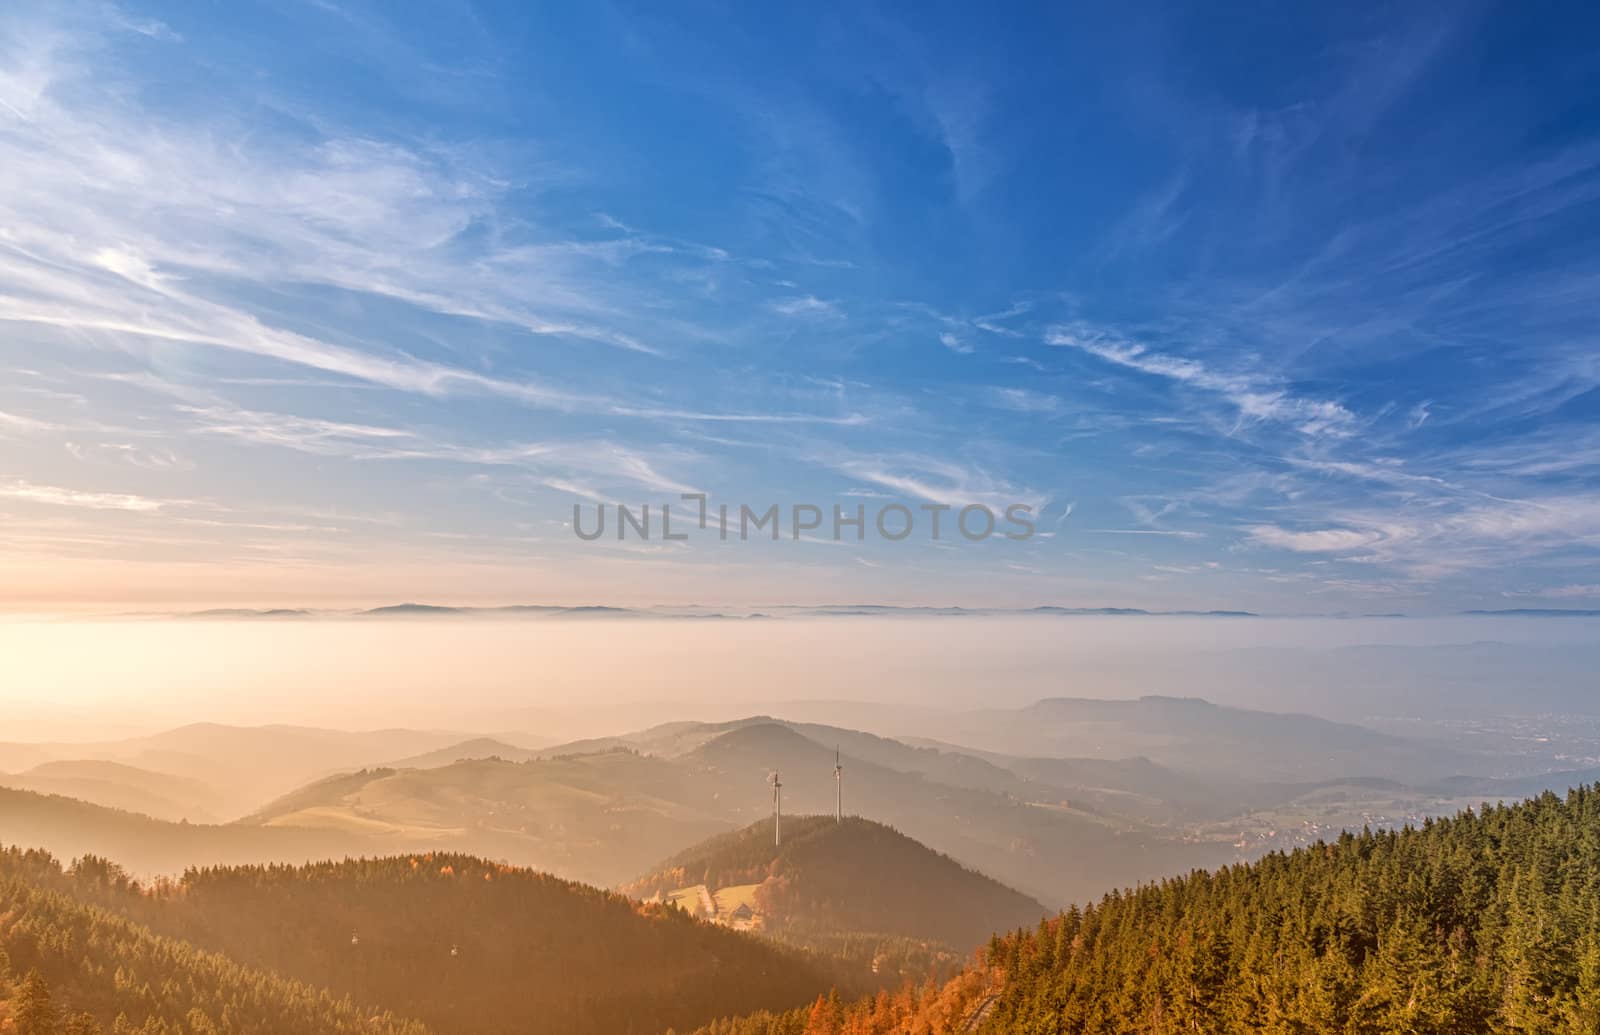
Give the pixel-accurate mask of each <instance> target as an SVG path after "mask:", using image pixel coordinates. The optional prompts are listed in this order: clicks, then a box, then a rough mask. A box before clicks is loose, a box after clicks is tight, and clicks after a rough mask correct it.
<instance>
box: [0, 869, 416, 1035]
mask: <svg viewBox="0 0 1600 1035" xmlns="http://www.w3.org/2000/svg"><path fill="white" fill-rule="evenodd" d="M90 868H91V869H92V868H93V867H90ZM78 883H79V880H77V879H74V878H73V877H70V876H69V875H67V874H65V873H63V871H62V870H61V868H60V866H59V865H57V864H56V863H55V861H54V860H53V859H51V858H49V857H48V856H47V855H45V854H44V853H42V852H36V851H30V852H24V851H21V850H18V849H15V848H5V849H0V950H3V951H0V1016H4V1015H5V1014H6V1013H12V1014H13V1015H14V1014H16V1013H18V1012H21V1011H22V1009H23V1007H22V1003H23V1002H24V1001H25V1000H28V1001H31V1002H32V1003H33V1004H34V1005H35V1007H37V1005H38V1003H39V1001H40V999H41V998H42V997H41V991H42V992H43V994H44V995H47V996H48V1001H49V1009H50V1010H51V1011H52V1012H53V1013H54V1015H55V1016H56V1017H57V1018H66V1017H72V1018H74V1019H75V1020H77V1019H78V1018H79V1016H80V1015H87V1016H88V1018H89V1019H90V1020H92V1021H93V1022H95V1023H97V1024H98V1025H99V1028H100V1029H103V1030H107V1031H110V1030H113V1027H114V1025H116V1024H117V1023H118V1019H119V1018H122V1019H123V1022H124V1023H126V1024H127V1025H128V1027H126V1028H122V1027H117V1028H115V1030H116V1031H118V1032H121V1031H125V1030H126V1031H130V1032H132V1031H157V1030H160V1031H174V1032H176V1031H184V1032H196V1033H198V1032H223V1031H229V1032H261V1033H267V1032H272V1033H274V1035H347V1033H348V1035H355V1033H368V1035H426V1032H427V1029H426V1028H425V1027H423V1026H422V1025H421V1024H418V1023H415V1022H408V1021H401V1020H399V1019H396V1018H394V1017H392V1016H391V1015H389V1014H386V1013H383V1012H381V1011H374V1010H371V1009H362V1008H358V1007H356V1006H355V1005H353V1004H352V1003H351V1002H350V1001H349V1000H348V999H335V998H333V997H332V996H329V995H327V994H326V993H324V992H320V991H318V990H317V989H316V988H314V987H313V986H310V985H305V984H300V983H297V982H293V981H287V980H284V979H283V978H280V977H278V976H276V975H274V974H270V973H266V972H263V971H259V970H253V969H250V968H247V967H243V966H240V965H239V964H238V963H235V962H234V961H232V960H229V959H227V958H226V957H223V956H220V955H218V954H216V953H210V952H204V951H201V950H199V949H196V948H195V947H194V946H192V945H189V944H187V943H184V942H180V941H176V940H174V939H171V938H164V937H160V936H158V935H156V934H155V933H153V932H152V931H150V930H149V929H148V928H146V927H144V926H142V925H140V924H137V923H134V922H133V921H130V920H128V919H126V918H125V917H122V916H118V915H116V914H115V913H113V912H111V911H109V910H106V909H103V908H100V907H97V906H93V905H89V904H86V903H84V902H82V901H79V900H78V899H76V898H74V897H73V895H72V893H71V892H72V891H73V890H74V888H75V887H76V886H77V885H78ZM7 962H9V969H10V971H11V972H12V973H11V974H10V975H9V979H10V980H8V975H7V974H6V973H5V971H6V969H7V966H6V964H7ZM35 971H36V972H37V977H36V978H35V979H34V980H33V981H30V982H24V981H22V980H21V975H23V974H27V973H29V972H35ZM7 984H10V985H11V986H12V987H11V988H10V991H9V994H8V992H7V989H6V985H7ZM146 1025H150V1027H146ZM50 1030H52V1031H54V1030H59V1029H54V1028H52V1029H50ZM74 1030H78V1031H84V1030H96V1029H93V1028H86V1027H78V1028H76V1029H74Z"/></svg>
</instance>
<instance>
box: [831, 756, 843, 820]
mask: <svg viewBox="0 0 1600 1035" xmlns="http://www.w3.org/2000/svg"><path fill="white" fill-rule="evenodd" d="M833 821H834V822H835V823H843V822H844V766H842V765H840V764H839V749H838V748H834V749H833Z"/></svg>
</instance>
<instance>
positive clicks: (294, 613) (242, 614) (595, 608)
mask: <svg viewBox="0 0 1600 1035" xmlns="http://www.w3.org/2000/svg"><path fill="white" fill-rule="evenodd" d="M874 615H876V616H882V617H892V616H897V615H898V616H923V617H961V616H968V617H984V616H990V617H1003V616H1028V615H1035V616H1049V615H1058V616H1073V615H1077V616H1095V615H1101V616H1112V617H1116V616H1124V617H1141V616H1143V617H1198V618H1259V617H1260V615H1259V614H1258V613H1257V612H1254V611H1241V610H1235V609H1227V608H1217V609H1211V610H1179V611H1159V610H1157V611H1151V610H1146V609H1145V608H1141V607H1104V606H1101V607H1068V606H1063V605H1059V604H1040V605H1037V606H1034V607H960V606H946V607H941V606H906V605H899V604H777V605H772V606H767V607H736V606H727V605H716V606H710V605H700V606H681V605H663V606H657V607H619V606H615V605H607V604H490V605H459V604H428V603H420V602H406V603H400V604H385V605H381V606H377V607H370V608H358V609H354V610H329V609H326V608H322V609H319V608H303V607H274V608H212V609H209V610H205V611H189V612H175V613H172V614H171V615H170V617H177V618H219V619H240V620H247V619H251V618H450V617H503V618H510V617H525V618H556V617H591V618H607V617H610V618H622V617H632V618H727V619H748V618H786V617H788V618H805V617H836V618H848V617H862V616H874Z"/></svg>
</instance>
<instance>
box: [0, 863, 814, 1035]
mask: <svg viewBox="0 0 1600 1035" xmlns="http://www.w3.org/2000/svg"><path fill="white" fill-rule="evenodd" d="M8 858H9V859H10V860H11V863H10V865H11V866H12V868H13V869H21V868H27V869H29V870H31V871H33V875H32V876H31V877H29V878H28V879H26V880H23V881H20V882H15V881H14V882H5V881H0V896H5V895H12V896H14V897H15V899H16V900H17V901H21V902H22V903H23V905H24V907H25V908H28V909H32V910H35V911H37V910H50V911H53V914H61V915H62V916H64V917H66V918H67V919H61V920H56V919H48V920H47V921H46V923H45V924H44V925H43V926H41V925H40V924H39V923H36V922H33V921H32V919H31V917H30V916H28V915H26V914H25V915H24V916H23V918H22V919H21V920H19V921H16V922H13V921H12V919H11V914H10V913H8V911H7V910H6V908H4V906H5V905H10V904H11V902H10V901H6V900H0V931H4V932H5V939H4V941H5V944H6V945H7V946H20V947H21V950H20V954H19V951H18V950H16V949H12V950H11V951H12V953H13V958H14V959H18V960H20V965H22V966H34V965H39V966H41V969H45V968H44V965H43V963H41V961H43V962H44V963H51V962H52V961H53V964H52V965H53V967H54V970H55V972H56V973H58V974H65V975H67V976H68V977H69V978H72V977H74V975H75V979H76V980H78V981H80V982H81V983H89V984H90V985H91V986H92V987H90V988H88V990H86V991H83V992H78V991H72V992H71V993H70V1000H71V1002H73V1004H74V1005H75V1006H77V1007H78V1008H82V1009H91V1010H93V1011H94V1012H95V1013H96V1015H97V1016H103V1015H106V1014H113V1015H114V1013H115V1011H116V1010H117V1009H119V1008H120V1007H121V1005H122V1003H123V1001H124V999H126V1000H127V1001H128V1002H130V1003H134V1004H138V1003H141V1002H142V1001H143V1000H142V999H141V998H140V997H141V996H142V997H146V998H149V997H151V996H154V997H156V998H158V999H161V1000H164V1001H165V1000H172V1001H173V1002H174V1006H173V1008H174V1009H175V1008H177V1006H179V1005H181V1003H182V1001H183V1000H182V996H181V995H180V994H178V993H177V992H175V991H168V990H167V989H166V986H165V985H164V984H163V980H165V978H164V977H163V976H162V975H161V974H159V973H157V974H154V975H153V976H152V981H151V984H150V985H149V986H147V987H145V988H144V989H143V991H141V990H140V987H139V986H138V985H137V984H135V985H134V986H133V987H132V988H124V987H121V986H122V985H125V984H126V981H125V980H122V981H119V980H118V979H117V977H116V974H117V972H116V966H117V965H118V964H119V962H120V958H110V957H114V956H115V954H110V956H108V958H109V961H110V969H109V970H106V971H99V972H95V967H96V964H97V960H95V959H94V958H91V957H93V956H94V955H95V953H97V952H98V951H99V946H100V944H101V943H102V942H104V941H105V940H106V939H108V938H110V939H112V940H118V939H122V938H128V939H131V940H134V941H138V942H139V943H140V945H150V946H153V947H151V948H141V949H139V951H141V952H147V953H149V954H151V955H153V956H154V957H155V959H156V962H155V964H154V965H153V966H152V968H147V970H153V969H154V966H161V967H167V968H169V969H171V968H172V967H173V966H174V965H175V963H176V962H177V961H181V959H183V958H187V957H194V958H199V959H202V960H203V961H205V962H206V966H208V967H210V968H211V969H212V970H228V969H229V968H231V972H232V973H233V974H235V975H237V979H238V980H240V981H244V980H250V979H252V976H254V975H268V974H271V975H279V977H273V978H271V980H270V982H268V981H264V980H263V979H261V978H254V979H255V980H257V981H258V982H260V983H262V984H264V985H266V987H267V990H268V991H271V989H272V987H274V985H273V983H276V984H278V985H282V986H284V987H285V988H290V989H298V990H300V992H301V994H302V995H306V996H310V995H311V993H310V991H309V990H310V988H311V987H312V986H313V985H314V986H317V987H323V988H327V989H329V990H331V991H330V994H327V995H319V996H315V997H314V1001H313V1002H312V1003H309V1004H305V1005H303V1006H302V1007H301V1010H302V1013H303V1015H304V1016H303V1018H301V1019H298V1020H292V1021H287V1022H285V1023H282V1024H273V1023H264V1024H263V1023H255V1024H248V1023H241V1021H242V1018H241V1019H237V1020H235V1021H233V1022H229V1021H227V1020H222V1019H219V1020H218V1021H216V1022H215V1024H216V1026H215V1027H212V1028H203V1027H201V1026H200V1025H198V1024H195V1023H194V1022H192V1021H189V1020H187V1019H185V1020H183V1022H182V1024H183V1026H182V1027H181V1028H179V1027H174V1028H171V1029H169V1030H174V1031H177V1030H182V1031H185V1032H200V1031H241V1032H244V1031H256V1032H261V1033H263V1035H266V1033H269V1032H270V1033H272V1035H277V1033H279V1032H306V1033H308V1035H309V1033H310V1032H319V1033H320V1032H335V1033H337V1032H343V1031H347V1030H361V1031H367V1030H372V1031H388V1030H396V1031H398V1030H400V1029H399V1028H398V1027H392V1026H391V1027H385V1026H382V1025H380V1024H378V1023H377V1021H374V1022H372V1023H371V1026H370V1027H361V1028H351V1027H348V1026H341V1025H344V1024H345V1023H346V1022H345V1021H343V1020H338V1018H339V1017H343V1016H344V1015H345V1014H350V1015H352V1016H354V1017H356V1018H365V1017H366V1016H369V1015H368V1014H367V1013H366V1011H360V1012H355V1011H352V1010H351V1009H350V1008H349V1007H348V1005H347V1002H346V1001H345V1000H343V999H342V998H339V997H345V996H349V997H350V998H351V999H353V1000H354V1001H359V1002H362V1003H369V1004H381V1007H382V1008H384V1009H388V1010H395V1011H398V1012H400V1013H403V1014H404V1015H406V1016H408V1017H413V1018H416V1019H417V1020H418V1021H420V1022H422V1023H424V1024H426V1025H427V1028H428V1030H431V1031H435V1032H440V1033H460V1035H497V1033H506V1035H510V1033H519V1035H520V1033H524V1032H552V1033H553V1032H561V1033H563V1035H612V1033H616V1032H628V1031H639V1032H659V1031H661V1030H663V1029H664V1028H668V1027H672V1026H677V1027H679V1028H683V1027H685V1026H693V1025H695V1024H699V1023H703V1022H705V1021H707V1020H709V1019H711V1018H713V1017H716V1016H718V1015H722V1014H727V1013H737V1012H742V1011H748V1010H751V1009H755V1008H757V1007H762V1006H773V1005H777V1004H785V1005H788V1006H793V1005H797V1004H800V1003H803V1002H805V1001H807V1000H808V999H810V998H811V997H813V996H815V995H817V994H819V993H820V992H822V991H824V990H826V989H827V988H828V987H829V980H828V979H827V977H825V976H824V974H823V973H822V971H820V970H819V969H817V968H816V967H815V966H813V964H812V963H811V962H810V961H809V960H808V959H807V958H806V957H804V956H803V955H802V954H799V953H797V952H795V951H793V950H788V949H783V948H780V947H778V946H776V945H774V944H772V943H771V942H768V941H764V940H762V939H757V938H752V937H749V936H747V935H742V934H738V933H736V932H733V931H729V930H726V929H724V928H721V927H717V926H715V925H712V924H706V923H700V922H698V921H695V920H691V919H689V918H688V917H687V916H685V915H684V914H683V913H681V912H680V911H677V910H674V909H670V908H667V907H664V906H653V907H652V906H645V905H642V904H640V903H638V902H636V901H634V900H632V899H629V898H627V897H625V896H622V895H618V894H614V893H610V892H605V891H600V890H598V889H595V888H591V887H585V886H583V885H579V884H572V883H569V882H566V881H562V880H559V879H557V878H554V877H551V876H549V875H547V874H541V873H535V872H532V871H529V870H523V869H517V868H513V867H508V866H504V865H501V864H497V863H490V862H485V861H484V860H482V859H478V858H475V857H472V856H465V855H456V854H421V855H410V856H399V857H388V858H381V859H347V860H345V861H343V862H338V863H332V862H326V863H316V864H311V865H306V866H294V867H289V866H270V867H257V866H247V867H221V868H205V869H199V870H192V871H190V872H188V873H186V874H185V875H184V877H183V878H182V879H181V880H180V881H177V882H165V883H162V884H157V885H154V886H148V887H141V886H139V885H137V884H134V883H132V882H130V881H129V880H128V879H127V878H126V877H125V876H124V875H123V874H122V873H121V871H120V870H118V869H117V868H116V867H115V866H113V865H111V864H109V863H106V862H104V861H102V860H97V859H89V860H83V861H81V862H80V863H79V864H78V865H76V866H74V867H73V868H72V869H71V870H67V871H63V870H61V869H60V868H59V867H56V866H54V864H53V863H51V862H49V860H47V859H44V858H43V857H42V855H41V854H39V853H31V854H29V853H21V852H15V851H13V852H12V853H11V855H10V856H9V857H8ZM0 865H5V864H4V862H3V861H0ZM24 876H27V875H24ZM40 902H43V905H39V903H40ZM74 917H76V918H77V919H72V918H74ZM84 917H88V918H90V919H89V920H84V919H83V918H84ZM8 924H9V925H11V926H10V927H9V928H8V927H7V926H6V925H8ZM86 924H87V925H88V926H87V927H86V926H85V925H86ZM74 925H76V926H74ZM107 931H109V932H110V933H109V934H107V933H105V932H107ZM50 932H59V933H54V934H52V933H50ZM152 932H153V933H152ZM79 935H84V936H86V937H87V939H88V940H87V941H85V942H79V941H77V940H75V939H76V938H77V937H78V936H79ZM157 936H159V937H157ZM97 939H98V940H97ZM80 945H88V946H90V953H89V954H88V956H86V957H84V958H85V962H82V963H78V962H76V961H77V960H78V958H79V957H80V956H83V955H84V954H83V953H81V952H80V950H79V948H78V947H79V946H80ZM197 949H198V950H205V953H197V952H196V950H197ZM211 954H220V955H211ZM74 967H76V972H74V971H73V968H74ZM85 972H89V973H85ZM137 973H138V972H137V971H136V972H134V974H132V975H129V976H137ZM175 978H176V980H178V981H179V982H186V981H194V982H196V983H197V984H198V985H199V987H200V990H201V991H202V992H203V991H204V989H205V988H206V982H207V981H211V980H214V977H212V976H207V975H202V976H201V977H199V978H192V977H190V976H188V975H185V974H182V973H179V974H176V975H175ZM296 981H299V982H306V983H308V984H303V985H295V984H293V983H294V982H296ZM182 992H183V994H193V993H194V992H195V989H193V988H191V987H189V986H187V985H185V986H184V988H183V989H182ZM208 1002H209V1000H208ZM316 1002H321V1003H322V1004H323V1006H322V1007H321V1008H320V1011H319V1010H314V1009H312V1007H313V1006H314V1005H315V1003H316ZM341 1003H345V1005H341ZM319 1012H320V1013H326V1014H328V1015H330V1016H335V1015H336V1016H335V1020H324V1019H323V1018H322V1017H321V1016H319ZM132 1015H133V1014H132V1011H130V1017H131V1016H132ZM181 1016H182V1015H180V1017H181ZM382 1016H383V1015H379V1019H380V1020H381V1019H382ZM363 1023H366V1022H363ZM384 1023H385V1024H387V1023H389V1022H384ZM319 1025H320V1026H319ZM412 1030H416V1029H412ZM407 1035H410V1031H409V1030H408V1032H407Z"/></svg>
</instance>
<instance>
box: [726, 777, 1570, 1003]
mask: <svg viewBox="0 0 1600 1035" xmlns="http://www.w3.org/2000/svg"><path fill="white" fill-rule="evenodd" d="M1597 903H1600V786H1590V787H1581V788H1578V789H1575V790H1573V791H1571V792H1569V793H1568V794H1567V795H1566V796H1565V797H1564V798H1563V797H1558V796H1556V795H1554V794H1544V795H1541V796H1540V797H1538V798H1535V799H1532V800H1529V801H1526V802H1523V803H1521V804H1518V805H1512V806H1493V807H1490V808H1487V809H1485V810H1484V811H1483V812H1482V813H1480V814H1475V813H1472V812H1465V813H1462V814H1460V815H1459V816H1457V817H1455V818H1452V819H1447V820H1439V821H1436V822H1432V823H1429V824H1428V825H1426V826H1425V827H1423V828H1420V829H1418V828H1411V829H1407V830H1404V831H1399V832H1393V831H1388V832H1380V833H1371V832H1365V833H1362V834H1346V835H1344V836H1342V837H1340V838H1339V839H1338V840H1337V841H1335V842H1333V843H1325V844H1318V845H1316V846H1314V847H1312V848H1309V849H1302V850H1299V851H1296V852H1293V853H1291V854H1287V855H1285V854H1273V855H1269V856H1267V857H1265V858H1263V859H1262V860H1260V861H1259V862H1257V863H1254V864H1251V865H1248V866H1245V865H1241V866H1234V867H1230V868H1227V869H1224V870H1221V871H1219V872H1216V873H1195V874H1193V875H1191V876H1188V877H1185V878H1180V879H1176V880H1169V881H1165V882H1163V883H1161V884H1159V885H1150V886H1146V887H1143V888H1140V889H1139V890H1137V891H1133V892H1124V893H1119V894H1114V895H1110V896H1108V897H1106V898H1105V899H1103V900H1102V901H1101V902H1100V903H1098V904H1097V905H1095V906H1092V907H1090V908H1087V909H1084V910H1081V911H1080V910H1077V909H1073V910H1069V911H1068V912H1066V913H1065V914H1063V915H1061V916H1060V917H1057V918H1056V919H1054V920H1052V921H1050V922H1049V923H1047V924H1045V925H1041V926H1040V927H1039V928H1036V929H1034V930H1028V931H1019V932H1017V933H1014V934H1011V935H1009V936H1006V937H1003V938H996V939H995V940H994V942H993V943H992V944H991V945H990V947H989V949H988V950H987V952H986V954H985V959H984V960H983V962H982V964H981V965H980V966H978V967H975V968H973V969H972V970H970V971H969V972H968V973H966V974H964V975H962V976H961V977H960V978H958V979H957V980H956V981H954V982H952V983H951V984H949V985H947V986H946V987H945V988H943V989H939V990H936V991H929V992H922V991H908V992H907V993H906V994H904V995H902V996H901V997H899V998H897V999H896V998H891V997H883V998H881V999H879V1000H877V1001H873V1002H864V1003H861V1004H858V1005H857V1006H855V1007H850V1008H847V1009H845V1008H841V1009H838V1010H834V1008H833V1007H832V1006H831V1005H829V1004H827V1003H824V1004H822V1006H820V1007H818V1009H819V1010H821V1011H822V1013H823V1014H824V1015H825V1016H824V1017H823V1020H824V1021H826V1022H827V1023H829V1024H833V1023H834V1022H835V1021H837V1022H838V1026H833V1027H825V1028H821V1029H820V1030H835V1031H836V1030H845V1029H844V1028H843V1027H842V1025H843V1024H846V1023H847V1024H849V1025H851V1027H849V1028H848V1030H851V1031H874V1032H890V1031H893V1032H900V1031H909V1030H919V1031H920V1030H930V1029H931V1030H940V1031H953V1030H964V1031H978V1032H986V1033H991V1035H999V1033H1003V1032H1004V1033H1009V1032H1034V1031H1037V1032H1046V1031H1048V1032H1060V1033H1064V1035H1075V1033H1079V1032H1089V1031H1095V1032H1135V1031H1138V1032H1145V1031H1156V1032H1167V1031H1171V1032H1180V1031H1273V1032H1324V1031H1341V1032H1370V1033H1373V1035H1387V1033H1390V1032H1396V1033H1398V1032H1440V1033H1443V1032H1484V1033H1508V1035H1509V1033H1512V1032H1573V1033H1576V1032H1584V1031H1594V1030H1595V1029H1596V1027H1597V1025H1600V907H1597ZM812 1016H814V1015H812V1014H809V1013H808V1012H806V1011H797V1012H795V1013H792V1014H790V1015H788V1016H787V1017H786V1018H782V1019H779V1020H776V1021H774V1020H773V1019H772V1018H770V1017H769V1018H751V1019H747V1020H743V1021H732V1022H727V1023H723V1024H719V1025H716V1026H714V1027H713V1028H711V1029H707V1030H708V1031H715V1032H716V1033H717V1035H754V1033H758V1032H759V1033H762V1035H765V1033H768V1032H799V1031H810V1030H818V1029H815V1028H807V1027H804V1025H806V1024H810V1023H812V1019H811V1018H812Z"/></svg>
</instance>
